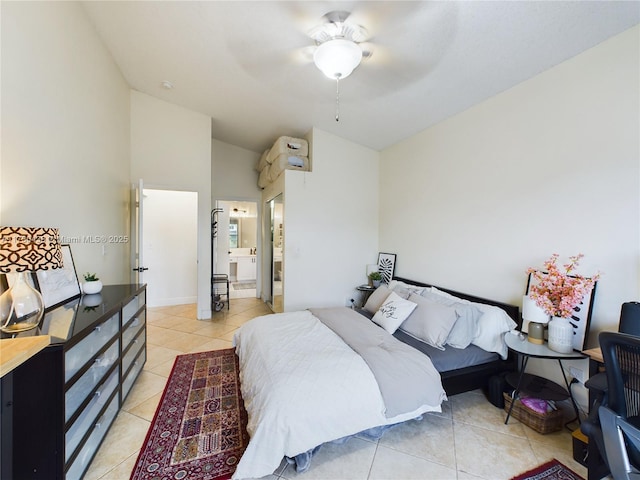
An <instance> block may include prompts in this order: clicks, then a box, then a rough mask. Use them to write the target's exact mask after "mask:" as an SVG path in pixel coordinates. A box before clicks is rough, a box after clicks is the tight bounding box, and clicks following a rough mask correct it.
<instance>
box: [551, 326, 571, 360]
mask: <svg viewBox="0 0 640 480" xmlns="http://www.w3.org/2000/svg"><path fill="white" fill-rule="evenodd" d="M549 348H550V349H551V350H553V351H554V352H559V353H571V352H573V327H572V326H571V323H569V319H567V318H562V317H553V319H552V320H551V321H550V322H549Z"/></svg>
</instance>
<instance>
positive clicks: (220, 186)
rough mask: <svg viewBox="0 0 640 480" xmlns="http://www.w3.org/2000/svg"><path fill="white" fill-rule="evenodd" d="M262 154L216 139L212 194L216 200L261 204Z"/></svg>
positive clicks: (212, 146) (213, 151) (212, 148)
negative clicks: (257, 202) (248, 201)
mask: <svg viewBox="0 0 640 480" xmlns="http://www.w3.org/2000/svg"><path fill="white" fill-rule="evenodd" d="M259 159H260V155H259V154H257V153H256V152H252V151H251V150H246V149H244V148H241V147H236V146H235V145H230V144H228V143H225V142H221V141H220V140H216V139H213V140H212V144H211V165H212V166H211V174H212V175H211V193H212V195H213V200H214V201H215V200H253V201H259V200H260V198H261V190H260V188H258V172H257V171H256V170H255V166H256V165H257V163H258V160H259Z"/></svg>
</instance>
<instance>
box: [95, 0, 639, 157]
mask: <svg viewBox="0 0 640 480" xmlns="http://www.w3.org/2000/svg"><path fill="white" fill-rule="evenodd" d="M83 3H84V7H85V9H86V12H87V14H88V15H89V17H90V19H91V20H92V21H93V23H94V24H95V26H96V29H97V31H98V34H99V35H100V36H101V38H102V39H103V41H104V43H105V45H106V46H107V48H108V49H109V50H110V52H111V53H112V55H113V57H114V59H115V61H116V63H117V64H118V65H119V67H120V69H121V71H122V73H123V75H124V77H125V79H126V80H127V82H128V83H129V84H130V86H131V87H132V88H133V89H135V90H138V91H140V92H143V93H147V94H149V95H152V96H155V97H158V98H160V99H163V100H166V101H168V102H171V103H174V104H177V105H181V106H184V107H186V108H189V109H192V110H194V111H197V112H201V113H203V114H206V115H208V116H210V117H211V118H212V119H213V122H212V136H213V138H216V139H219V140H221V141H224V142H227V143H230V144H233V145H237V146H240V147H243V148H246V149H249V150H253V151H255V152H262V151H263V150H264V149H266V148H268V147H269V146H270V145H271V144H272V143H273V142H274V140H275V139H276V138H277V137H279V136H281V135H291V136H301V135H303V134H304V133H306V132H307V131H308V130H309V129H310V128H311V127H313V126H315V127H319V128H321V129H323V130H326V131H329V132H332V133H334V134H336V135H338V136H340V137H343V138H346V139H349V140H352V141H354V142H356V143H358V144H361V145H364V146H367V147H370V148H372V149H375V150H381V149H384V148H386V147H388V146H390V145H393V144H395V143H397V142H399V141H400V140H402V139H404V138H407V137H409V136H411V135H413V134H415V133H417V132H419V131H421V130H424V129H425V128H427V127H429V126H431V125H433V124H435V123H438V122H440V121H442V120H443V119H446V118H447V117H450V116H452V115H455V114H456V113H459V112H461V111H463V110H466V109H468V108H469V107H471V106H473V105H474V104H477V103H479V102H482V101H483V100H485V99H487V98H489V97H491V96H493V95H496V94H498V93H500V92H502V91H504V90H507V89H509V88H510V87H512V86H514V85H516V84H518V83H520V82H522V81H525V80H527V79H529V78H531V77H533V76H535V75H537V74H538V73H540V72H542V71H544V70H546V69H548V68H550V67H553V66H554V65H557V64H559V63H561V62H563V61H565V60H567V59H569V58H571V57H573V56H575V55H577V54H579V53H580V52H582V51H584V50H586V49H588V48H591V47H593V46H595V45H597V44H598V43H600V42H602V41H604V40H606V39H607V38H609V37H611V36H613V35H616V34H618V33H620V32H622V31H624V30H626V29H628V28H630V27H632V26H634V25H636V24H637V23H639V22H640V2H637V1H621V2H615V1H479V0H478V1H408V2H402V1H387V2H385V1H360V2H326V1H322V2H319V1H255V2H249V1H238V0H236V1H204V2H197V1H185V2H181V1H177V2H173V1H166V2H165V1H145V2H143V1H89V2H83ZM334 10H344V11H348V12H350V13H351V15H350V17H349V19H348V20H349V21H351V22H353V23H355V24H359V25H362V26H364V27H365V28H366V29H367V30H368V33H369V38H368V39H367V41H366V47H367V48H370V49H371V51H372V55H371V57H370V58H367V59H365V60H364V61H363V62H362V64H361V65H360V66H359V67H358V68H357V69H356V70H355V71H354V72H353V73H352V74H351V76H349V77H348V78H346V79H344V80H342V81H341V82H340V121H339V122H336V121H335V111H336V84H335V82H332V81H331V80H329V79H327V78H326V77H325V76H324V75H323V74H322V73H321V72H320V71H319V70H318V69H317V68H316V67H315V65H314V64H313V61H312V54H313V48H314V42H313V40H312V39H311V38H310V37H309V35H308V33H309V31H310V30H311V29H312V28H313V27H315V26H317V25H320V24H322V23H323V21H324V19H323V15H325V14H326V13H328V12H330V11H334ZM163 82H170V83H171V85H172V86H173V88H171V89H167V88H165V87H164V86H163Z"/></svg>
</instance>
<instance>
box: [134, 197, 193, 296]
mask: <svg viewBox="0 0 640 480" xmlns="http://www.w3.org/2000/svg"><path fill="white" fill-rule="evenodd" d="M142 196H143V198H142V200H143V201H144V209H145V210H144V217H143V221H142V230H143V235H142V238H143V241H142V249H143V252H144V259H145V260H144V262H145V266H146V267H148V271H145V273H144V282H145V283H147V285H148V288H147V305H148V306H150V307H162V306H168V305H183V304H189V303H196V301H197V291H198V287H197V281H198V272H197V266H198V254H197V241H198V194H197V192H185V191H172V190H155V189H148V188H145V189H144V190H143V194H142Z"/></svg>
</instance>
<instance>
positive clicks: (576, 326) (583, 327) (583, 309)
mask: <svg viewBox="0 0 640 480" xmlns="http://www.w3.org/2000/svg"><path fill="white" fill-rule="evenodd" d="M542 274H543V275H544V274H546V272H542ZM535 281H536V279H535V277H534V276H533V274H532V273H530V274H529V275H528V278H527V288H526V289H525V295H529V289H530V288H531V285H532V282H535ZM597 286H598V282H595V283H594V284H593V289H591V293H590V294H589V295H587V296H585V297H584V298H583V299H582V301H581V302H580V303H579V304H578V305H577V306H576V307H575V308H574V309H573V314H572V315H571V318H569V323H571V326H572V327H573V349H574V350H578V351H582V350H584V349H585V348H587V340H588V337H589V328H590V326H591V314H592V313H593V302H594V300H595V297H596V288H597ZM522 328H523V330H524V328H525V327H524V325H523V327H522Z"/></svg>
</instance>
